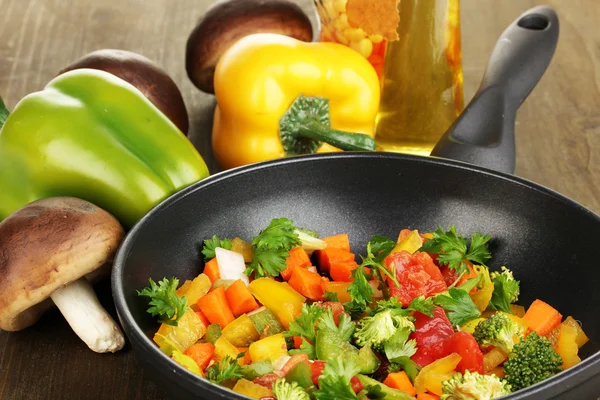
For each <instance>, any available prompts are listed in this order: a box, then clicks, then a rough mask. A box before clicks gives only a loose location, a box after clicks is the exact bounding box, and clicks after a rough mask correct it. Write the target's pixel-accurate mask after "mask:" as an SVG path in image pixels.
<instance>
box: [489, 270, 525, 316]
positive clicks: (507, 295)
mask: <svg viewBox="0 0 600 400" xmlns="http://www.w3.org/2000/svg"><path fill="white" fill-rule="evenodd" d="M491 278H492V282H493V283H494V292H493V293H492V299H491V300H490V304H489V307H490V308H491V309H493V310H499V311H504V312H506V313H510V314H512V309H511V308H510V305H511V303H514V302H515V301H517V300H518V299H519V294H520V287H519V286H520V282H519V281H517V280H515V278H514V276H513V273H512V271H510V270H509V269H508V268H506V267H502V272H501V273H500V272H495V271H494V272H492V273H491Z"/></svg>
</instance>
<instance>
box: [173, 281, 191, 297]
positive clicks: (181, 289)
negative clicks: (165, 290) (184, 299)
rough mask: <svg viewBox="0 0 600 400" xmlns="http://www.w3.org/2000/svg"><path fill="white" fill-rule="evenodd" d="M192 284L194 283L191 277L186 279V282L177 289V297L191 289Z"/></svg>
mask: <svg viewBox="0 0 600 400" xmlns="http://www.w3.org/2000/svg"><path fill="white" fill-rule="evenodd" d="M191 284H192V281H190V280H189V279H188V280H186V281H185V282H183V285H181V286H179V287H178V288H177V290H176V291H175V294H176V295H177V297H181V296H184V295H185V292H186V291H187V290H188V289H189V287H190V285H191Z"/></svg>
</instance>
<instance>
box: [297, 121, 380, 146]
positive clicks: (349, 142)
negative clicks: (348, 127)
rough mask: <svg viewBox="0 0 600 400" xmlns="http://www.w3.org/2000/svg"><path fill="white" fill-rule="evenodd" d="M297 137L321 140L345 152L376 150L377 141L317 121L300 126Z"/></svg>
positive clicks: (306, 122)
mask: <svg viewBox="0 0 600 400" xmlns="http://www.w3.org/2000/svg"><path fill="white" fill-rule="evenodd" d="M296 135H298V136H299V137H303V138H306V139H313V140H319V141H321V142H325V143H328V144H330V145H332V146H335V147H337V148H340V149H342V150H345V151H353V150H354V151H360V150H365V151H367V150H368V151H374V150H375V140H374V139H373V138H372V137H371V136H368V135H363V134H360V133H350V132H343V131H338V130H336V129H331V128H328V127H327V126H325V125H323V124H321V123H320V122H319V121H316V120H309V121H305V123H304V124H302V125H301V126H298V130H297V131H296Z"/></svg>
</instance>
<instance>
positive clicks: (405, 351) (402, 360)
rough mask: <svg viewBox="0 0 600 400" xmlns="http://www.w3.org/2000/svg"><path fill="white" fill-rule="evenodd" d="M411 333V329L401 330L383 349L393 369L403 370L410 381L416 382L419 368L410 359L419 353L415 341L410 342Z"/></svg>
mask: <svg viewBox="0 0 600 400" xmlns="http://www.w3.org/2000/svg"><path fill="white" fill-rule="evenodd" d="M410 333H411V330H410V329H399V330H398V331H396V333H394V335H393V336H392V337H391V338H389V339H388V340H387V341H386V342H385V344H384V346H383V348H384V352H385V355H386V357H387V358H388V360H389V361H390V363H391V369H392V370H399V369H400V368H402V369H403V370H404V371H405V372H406V374H407V375H408V377H409V378H410V380H411V381H414V380H415V378H416V377H417V374H418V373H419V367H418V366H417V364H416V363H415V362H414V361H413V360H411V359H410V357H412V356H413V355H414V354H415V353H416V352H417V342H416V340H415V339H411V340H408V336H409V335H410Z"/></svg>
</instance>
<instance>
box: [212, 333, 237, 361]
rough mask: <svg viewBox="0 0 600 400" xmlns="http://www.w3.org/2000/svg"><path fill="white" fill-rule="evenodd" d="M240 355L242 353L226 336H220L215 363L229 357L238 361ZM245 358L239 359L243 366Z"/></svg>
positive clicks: (217, 341) (216, 347)
mask: <svg viewBox="0 0 600 400" xmlns="http://www.w3.org/2000/svg"><path fill="white" fill-rule="evenodd" d="M239 354H240V351H239V350H238V349H237V347H235V346H234V345H233V344H231V342H230V341H229V340H227V338H226V337H225V336H220V337H219V338H218V339H217V340H216V341H215V356H214V357H215V361H221V360H222V359H224V358H225V357H227V356H229V357H230V358H232V359H234V360H235V359H236V358H237V356H238V355H239ZM243 360H244V358H243V357H241V358H240V359H238V363H239V364H240V365H242V364H243Z"/></svg>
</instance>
